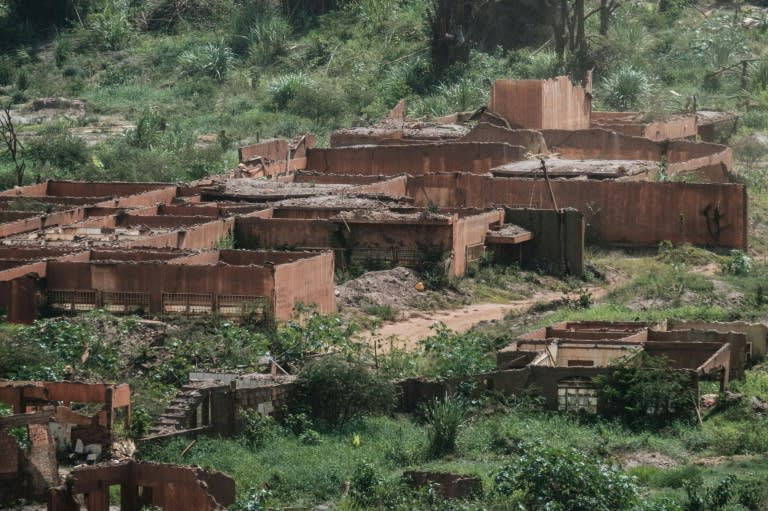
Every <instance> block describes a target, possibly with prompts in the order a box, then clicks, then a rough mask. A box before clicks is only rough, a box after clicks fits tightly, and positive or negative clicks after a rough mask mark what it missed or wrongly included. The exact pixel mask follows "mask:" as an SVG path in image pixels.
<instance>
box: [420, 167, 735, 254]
mask: <svg viewBox="0 0 768 511" xmlns="http://www.w3.org/2000/svg"><path fill="white" fill-rule="evenodd" d="M551 184H552V190H553V192H554V194H555V197H556V200H557V205H558V207H559V208H574V209H577V210H579V211H581V213H582V214H583V215H584V218H585V222H586V240H587V241H588V242H594V243H607V244H627V245H645V246H648V245H655V244H658V243H659V242H660V241H663V240H669V241H672V242H674V243H692V244H694V245H704V246H712V247H724V248H737V249H742V250H743V249H746V247H747V228H748V224H747V193H746V188H745V187H744V186H743V185H735V184H717V185H715V184H693V183H655V182H654V183H652V182H616V181H580V180H552V181H551ZM408 195H410V196H412V197H414V199H415V202H416V204H417V205H426V204H429V203H430V202H432V203H436V204H438V205H439V206H443V207H489V206H493V205H505V206H510V207H532V208H541V207H545V208H549V207H551V205H552V201H551V198H550V195H549V190H548V189H547V185H546V182H544V181H543V180H528V179H510V178H492V177H489V176H475V175H468V174H458V173H457V174H440V175H427V176H415V177H413V178H412V179H410V180H409V183H408Z"/></svg>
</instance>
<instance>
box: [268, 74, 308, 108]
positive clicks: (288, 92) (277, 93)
mask: <svg viewBox="0 0 768 511" xmlns="http://www.w3.org/2000/svg"><path fill="white" fill-rule="evenodd" d="M313 86H314V83H313V81H312V79H311V78H310V77H308V76H307V75H305V74H304V73H291V74H287V75H282V76H278V77H277V78H275V79H273V80H272V81H270V82H269V86H268V89H269V93H270V95H271V96H272V102H273V103H274V106H275V108H276V109H278V110H284V109H285V108H286V107H287V106H288V102H289V101H291V100H292V99H293V98H295V97H296V96H297V95H298V94H299V93H300V92H301V91H303V90H305V89H310V88H311V87H313Z"/></svg>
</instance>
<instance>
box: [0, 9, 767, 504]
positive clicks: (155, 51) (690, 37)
mask: <svg viewBox="0 0 768 511" xmlns="http://www.w3.org/2000/svg"><path fill="white" fill-rule="evenodd" d="M464 4H466V7H467V10H466V11H462V8H463V7H464V6H460V5H459V2H451V1H444V0H441V1H435V2H433V1H431V0H414V1H397V0H346V1H330V0H329V1H317V2H313V1H308V0H290V1H289V0H285V1H281V2H266V1H261V0H253V1H251V0H249V1H239V0H215V1H210V2H208V1H202V0H189V1H184V2H180V1H171V0H131V1H123V0H110V1H96V0H74V1H68V2H55V1H52V0H30V1H21V0H6V1H4V2H2V1H0V47H1V48H2V50H3V51H2V52H1V54H0V106H4V105H6V104H10V105H11V109H10V110H9V111H8V112H7V113H6V114H5V115H4V116H2V120H4V123H3V126H2V131H3V133H4V135H5V134H9V133H10V132H11V131H13V132H14V133H16V134H18V138H14V137H13V136H11V137H10V138H7V139H6V138H5V136H4V140H5V145H4V146H3V147H2V149H0V185H3V186H12V185H15V184H18V183H20V182H24V183H29V182H31V181H33V180H34V179H36V178H38V176H39V178H40V179H45V178H49V177H56V178H67V179H87V180H107V179H119V180H134V181H139V180H163V181H181V180H188V179H195V178H200V177H203V176H205V175H208V174H212V173H218V172H221V171H222V170H224V169H226V168H229V167H232V166H234V165H235V163H236V162H235V159H236V154H235V150H234V149H235V147H236V146H237V145H238V144H241V143H244V142H248V141H251V140H253V139H255V138H268V137H273V136H284V137H289V136H293V135H296V134H299V133H303V132H305V131H313V132H316V133H317V134H318V135H319V136H320V143H321V144H324V143H327V141H328V135H329V133H330V131H331V130H332V129H334V128H336V127H339V126H348V125H352V124H357V125H365V124H368V123H371V122H372V121H374V120H376V119H378V118H380V117H381V116H382V115H383V114H384V113H385V112H386V111H387V110H388V109H389V108H391V107H392V106H393V105H394V104H395V103H396V102H397V101H398V100H399V99H401V98H406V99H408V101H409V106H410V113H411V115H412V116H414V117H430V116H438V115H443V114H448V113H452V112H454V111H457V110H470V109H474V108H476V107H479V106H481V105H483V104H485V103H486V102H487V99H488V84H489V82H490V81H491V80H493V79H495V78H498V77H505V78H549V77H552V76H555V75H557V74H560V73H564V72H565V73H569V74H571V75H572V76H573V77H574V78H577V79H581V78H582V77H583V75H584V73H585V72H586V71H587V70H588V69H594V72H595V75H594V78H595V85H596V87H595V105H596V107H597V109H600V108H607V109H616V110H635V109H639V110H642V111H643V112H644V113H645V117H646V119H649V120H650V119H657V118H663V117H665V116H668V115H671V114H676V113H682V112H691V111H693V110H695V109H711V110H719V109H729V110H733V111H736V112H738V113H740V114H741V121H740V123H739V124H738V126H737V127H736V128H735V130H734V131H733V132H732V133H731V132H728V133H723V134H722V139H723V141H727V140H728V138H729V137H731V136H733V138H734V140H735V141H736V143H735V157H736V163H737V169H738V179H740V180H742V181H743V182H745V183H746V184H747V185H748V187H749V193H750V219H749V220H750V226H751V228H752V231H751V238H750V246H751V249H750V251H748V252H742V251H738V252H732V253H729V254H716V253H712V252H709V251H706V250H703V249H697V248H694V247H692V246H689V245H682V246H672V245H671V244H669V243H663V244H661V245H660V246H659V247H658V250H654V251H651V252H642V251H637V252H633V251H604V250H601V249H591V251H590V254H589V261H590V267H591V268H592V269H593V270H594V272H593V275H604V277H600V278H597V277H594V276H593V277H588V278H587V279H586V281H572V282H565V283H563V282H553V281H552V280H549V278H548V277H544V276H542V275H539V274H537V273H535V272H524V271H522V270H520V269H519V268H516V267H504V266H500V265H498V264H494V263H493V261H491V260H481V261H480V262H479V264H477V265H476V267H473V268H472V270H471V271H470V275H469V277H470V280H467V281H464V282H456V281H451V280H449V279H447V278H446V277H445V275H446V274H445V271H444V260H445V255H446V254H444V253H442V251H433V252H430V253H427V254H425V255H426V257H425V258H424V260H423V261H422V264H421V268H420V269H421V270H422V273H423V275H424V284H425V285H426V287H427V289H428V290H430V292H432V290H436V291H435V292H440V290H442V289H445V288H453V287H456V288H458V289H460V290H465V291H468V293H469V294H472V296H473V297H474V299H475V300H476V301H487V302H505V301H509V300H513V299H519V298H528V297H530V296H532V295H533V294H534V293H535V292H536V291H538V290H540V289H542V288H546V289H548V290H552V289H554V290H556V291H557V292H558V293H565V292H572V291H574V290H577V292H576V293H575V294H574V293H570V294H569V295H568V299H564V300H561V301H559V302H557V303H546V304H541V305H539V306H536V307H533V308H532V309H531V310H530V311H526V312H524V313H515V314H511V315H510V316H509V317H508V318H507V319H506V320H505V321H499V322H495V323H492V324H487V325H483V326H481V327H478V328H475V329H473V330H470V331H469V332H464V333H456V332H452V331H450V330H449V329H447V328H446V327H445V326H441V325H438V326H437V327H436V329H435V332H434V334H433V335H432V336H430V337H428V338H427V339H425V340H423V341H422V342H421V343H420V344H419V345H418V346H417V349H416V350H415V352H406V351H398V350H393V351H391V352H390V353H388V354H386V355H379V356H378V357H377V358H376V359H375V360H374V359H373V358H372V357H371V354H370V353H368V350H367V348H366V347H365V346H364V344H363V343H361V342H360V340H359V339H358V338H357V336H358V329H357V326H356V325H355V324H353V323H352V322H349V321H347V320H345V319H344V318H343V317H341V316H338V315H330V316H323V315H320V314H317V313H316V312H315V311H314V310H312V309H311V308H301V310H299V311H298V312H299V314H298V316H297V318H296V320H295V321H292V322H289V323H287V324H285V325H281V326H280V327H278V328H277V329H276V330H274V331H271V330H261V329H258V328H255V327H254V326H253V325H248V324H245V325H236V324H233V323H231V322H229V321H226V320H223V319H221V318H207V319H204V320H203V319H188V320H184V321H178V322H177V321H174V322H173V324H170V322H169V324H167V325H164V324H162V323H160V324H159V325H158V324H154V325H152V324H151V322H143V321H141V320H139V319H138V318H135V317H127V318H122V319H117V318H114V317H111V316H109V315H107V314H105V313H102V312H96V313H92V314H88V315H84V316H80V317H78V318H74V319H73V318H54V319H46V320H41V321H39V322H37V323H36V324H34V325H31V326H23V327H16V326H13V327H12V326H5V327H4V328H3V330H2V331H1V332H0V377H5V378H12V379H48V380H52V379H65V378H67V379H69V378H72V379H82V380H112V381H118V380H119V381H128V382H130V383H131V384H132V387H133V391H134V393H133V396H134V399H135V403H134V408H133V421H132V432H131V433H132V434H133V435H135V436H140V435H142V434H145V433H146V432H147V431H148V427H149V424H150V423H151V421H152V418H153V417H154V416H156V415H157V414H158V413H159V411H160V410H161V409H162V408H163V406H164V404H165V403H166V402H167V401H169V400H170V398H171V397H172V395H173V394H174V393H175V392H176V389H177V388H178V386H180V385H182V384H184V383H186V379H187V374H188V372H189V371H190V370H192V369H213V368H219V369H226V368H229V369H241V370H245V371H257V370H260V369H264V368H262V367H260V364H261V363H262V362H263V361H264V360H265V358H264V357H267V356H268V357H270V358H271V359H273V360H275V361H277V363H278V364H279V365H280V366H281V367H284V368H286V369H288V370H291V371H293V372H297V373H299V374H300V375H301V376H300V379H299V383H298V389H299V392H298V393H297V394H296V396H297V397H296V400H295V401H294V402H293V403H292V406H291V408H290V409H288V410H285V411H284V412H285V413H284V415H283V417H282V418H281V420H280V421H276V420H275V419H272V418H266V417H262V416H260V415H258V414H255V413H252V412H250V411H244V412H243V415H242V417H241V420H242V422H243V424H244V430H243V434H242V436H241V437H240V438H237V439H231V440H226V439H217V438H203V437H201V438H200V439H199V440H198V442H197V443H196V444H195V445H193V446H192V447H191V448H190V449H189V450H187V449H185V447H187V446H188V445H189V444H188V441H185V440H175V441H171V442H169V443H167V444H166V445H155V446H152V447H150V448H147V449H145V450H144V451H143V452H142V453H141V456H143V457H144V458H146V459H153V460H159V461H170V462H182V463H195V464H198V465H201V466H205V467H212V468H216V469H219V470H223V471H225V472H228V473H230V474H232V475H233V476H234V477H235V478H236V480H237V483H238V486H237V487H238V493H239V497H240V499H239V500H238V503H237V504H236V506H235V509H243V510H245V509H249V510H253V509H267V508H274V507H288V506H289V507H307V508H309V507H313V506H316V505H318V504H328V505H331V506H336V507H338V508H340V509H361V508H369V509H395V510H406V509H407V510H410V509H433V510H446V511H447V510H448V509H451V510H458V509H467V510H470V509H477V510H480V509H510V508H515V507H521V508H525V509H563V510H565V509H574V510H575V509H659V510H661V509H667V510H680V509H684V510H709V509H750V510H752V509H755V510H757V509H765V508H766V504H767V502H766V499H767V497H766V494H765V489H764V485H762V484H761V483H762V481H764V480H765V477H766V474H768V464H766V462H765V453H767V452H768V423H766V420H765V417H764V416H763V415H762V412H759V411H756V409H755V408H754V407H753V405H752V404H753V398H755V399H758V400H766V399H768V376H766V374H767V373H766V370H765V368H764V367H763V366H757V367H755V368H752V369H751V370H749V371H747V374H746V378H745V380H744V381H742V382H733V383H732V384H731V389H730V390H732V391H734V392H739V393H742V394H743V397H741V398H740V399H733V400H731V401H728V402H726V401H725V400H721V401H720V402H719V403H718V405H717V406H715V407H714V408H713V409H712V410H704V411H703V416H702V421H701V423H699V421H698V418H696V419H695V420H693V417H694V415H693V414H694V413H695V408H694V407H695V405H696V403H695V402H694V398H693V397H692V396H691V395H690V394H689V393H688V392H687V390H686V389H687V382H686V381H683V379H682V377H679V374H678V373H674V372H672V371H668V370H667V369H668V368H667V367H666V366H665V365H664V364H663V363H661V362H659V361H653V360H650V361H649V360H644V361H643V364H642V365H641V366H639V367H633V368H616V369H615V370H613V371H612V372H611V373H609V374H608V375H606V377H605V378H603V379H602V380H600V384H601V386H602V394H601V400H602V403H601V407H602V408H603V409H604V411H605V415H606V417H602V418H589V419H588V418H585V417H578V416H570V415H561V414H555V413H551V412H548V411H545V410H543V408H542V407H541V405H540V404H539V403H537V402H535V401H534V400H531V399H528V398H525V397H518V398H516V399H511V398H501V397H499V396H496V395H493V394H488V393H482V392H480V389H478V388H474V387H473V386H472V385H466V386H463V387H460V388H459V393H460V394H461V397H450V398H445V399H439V400H437V401H435V402H433V403H432V404H431V406H430V407H429V409H428V410H427V411H426V413H425V414H424V416H423V417H420V418H418V417H407V416H401V415H396V414H393V412H392V409H393V404H394V397H395V396H394V390H393V388H392V385H391V383H390V379H391V378H396V377H407V376H429V377H435V378H442V379H452V378H461V377H466V376H469V375H474V374H479V373H483V372H484V371H488V370H490V369H492V368H494V367H495V360H494V356H493V354H494V352H495V351H496V350H497V349H499V348H501V347H502V346H504V345H505V344H506V343H507V342H508V341H509V340H510V339H512V338H513V337H514V335H516V334H519V333H522V332H525V331H529V330H532V329H534V328H537V327H540V326H543V325H547V324H552V323H556V322H558V321H561V320H578V319H599V320H646V321H660V320H663V319H667V318H672V317H675V318H681V319H705V320H733V319H747V320H760V321H765V320H766V318H768V309H767V307H768V288H766V284H765V282H766V277H768V266H766V263H765V254H766V253H767V252H766V251H768V244H767V243H766V241H765V239H766V237H767V236H768V229H767V228H766V226H767V225H768V194H767V193H766V192H767V191H768V173H767V172H766V165H765V160H766V156H767V155H768V149H766V147H768V145H767V144H766V142H765V140H763V139H762V138H761V137H763V136H762V135H761V134H760V132H761V131H765V130H766V129H768V92H767V89H768V64H766V56H767V54H766V42H768V39H767V38H768V31H766V30H765V28H766V24H765V13H764V12H763V11H761V10H758V9H757V6H756V5H755V4H756V3H755V2H753V3H748V2H733V3H719V4H718V5H715V6H711V5H709V4H705V3H704V2H694V1H689V0H676V1H659V2H613V1H607V0H606V1H602V0H600V1H594V2H586V3H585V2H581V3H580V6H581V7H579V2H574V1H571V0H569V1H563V2H562V5H563V6H564V7H565V9H561V10H552V8H553V6H555V4H558V2H549V1H542V2H538V1H533V0H524V1H521V2H469V3H466V2H464ZM469 4H472V5H469ZM457 6H458V8H457ZM584 7H589V8H590V9H588V10H587V11H585V10H584ZM705 7H706V8H705ZM547 9H549V10H547ZM591 9H597V10H596V11H595V14H594V15H593V16H591V17H586V14H588V12H590V11H591ZM606 13H607V15H606ZM582 22H583V23H582ZM462 39H463V40H464V42H463V43H461V44H460V41H461V40H462ZM548 40H550V42H548ZM457 45H458V46H457ZM435 48H436V49H437V51H438V52H443V55H445V56H446V57H447V58H446V60H444V61H443V60H441V61H439V62H437V61H435V60H434V59H433V56H434V54H435V53H434V52H435ZM58 96H62V97H65V98H75V97H82V98H84V99H85V100H86V101H87V107H86V109H85V110H84V111H82V110H79V109H77V108H72V109H64V110H63V111H61V112H59V113H58V114H56V115H55V116H54V117H53V118H51V117H45V116H43V118H42V119H41V120H40V121H39V123H38V122H37V121H34V122H26V121H23V119H24V118H25V117H31V118H34V115H36V114H35V112H34V111H33V109H32V107H31V104H30V103H31V101H32V100H33V99H35V98H38V97H58ZM9 122H11V123H12V124H13V126H12V130H11V126H10V125H9ZM84 132H88V133H91V134H90V135H88V134H86V135H85V136H84V135H83V133H84ZM110 132H112V133H116V134H110ZM121 132H124V135H121V134H120V133H121ZM754 132H757V134H755V133H754ZM94 133H95V134H94ZM14 140H15V141H14ZM8 141H10V144H9V143H8ZM50 207H51V206H50V205H47V204H44V203H40V202H37V201H32V202H27V203H24V202H23V201H14V203H13V205H12V209H14V210H25V211H46V212H47V211H49V208H50ZM678 220H680V219H675V221H678ZM425 241H427V240H425ZM232 243H233V240H231V239H229V238H228V237H225V238H224V239H222V240H221V241H220V244H219V245H220V247H228V246H231V245H232ZM606 282H609V283H610V285H611V289H610V291H609V293H608V295H607V297H605V298H602V297H600V296H598V294H597V293H593V292H592V291H591V290H590V288H591V286H593V285H595V284H596V283H598V284H597V285H599V286H601V287H606V285H607V284H606ZM588 287H589V288H588ZM366 312H367V313H368V314H371V315H373V316H376V317H378V318H379V319H382V320H392V319H394V318H395V317H396V316H397V315H399V314H400V313H401V312H402V311H398V310H395V309H393V308H392V307H387V306H380V305H376V304H372V305H371V306H370V308H369V309H368V310H367V311H366ZM160 319H161V320H162V319H163V318H160ZM318 357H319V358H318ZM3 413H7V411H2V410H0V414H3ZM468 419H471V420H468ZM17 438H18V439H19V441H20V442H21V443H22V444H24V442H25V441H28V438H27V439H26V440H25V438H24V436H23V432H19V436H18V437H17ZM182 452H185V454H184V455H182V454H181V453H182ZM643 453H646V454H647V453H650V454H653V455H654V456H656V455H658V456H659V457H661V456H663V457H664V459H665V460H667V463H668V464H667V465H664V466H653V465H648V464H641V465H640V466H638V467H636V468H633V469H629V470H627V471H621V470H620V469H619V466H621V465H624V464H625V462H626V461H627V457H628V456H632V455H635V454H643ZM733 455H740V456H745V457H746V458H730V457H731V456H733ZM710 457H726V458H718V462H719V463H720V464H694V462H695V461H697V460H700V459H701V458H710ZM651 458H653V456H651ZM646 461H647V458H646ZM408 468H420V469H422V468H423V469H425V470H444V471H455V472H459V473H465V474H470V475H477V476H479V477H481V478H482V480H483V487H484V492H483V494H482V495H478V496H475V497H474V498H473V499H471V500H469V501H467V502H453V503H448V502H446V501H445V500H444V499H441V498H439V496H438V495H437V494H436V493H435V492H434V490H432V489H425V490H422V491H415V490H412V489H409V488H407V487H406V486H405V485H404V484H402V482H401V480H400V476H401V474H402V472H403V470H404V469H408ZM555 483H556V484H555ZM344 488H347V489H348V491H345V490H344Z"/></svg>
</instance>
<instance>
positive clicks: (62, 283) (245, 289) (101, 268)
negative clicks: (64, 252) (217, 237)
mask: <svg viewBox="0 0 768 511" xmlns="http://www.w3.org/2000/svg"><path fill="white" fill-rule="evenodd" d="M46 281H47V287H48V289H66V290H75V289H82V290H90V289H96V290H98V291H114V292H140V293H148V294H149V296H150V312H152V313H161V312H162V300H163V297H162V295H163V293H189V294H212V295H245V296H265V297H272V296H273V291H274V279H273V276H272V271H271V269H269V268H264V267H258V266H248V267H244V266H186V265H166V264H159V263H145V262H139V263H119V262H117V263H96V264H94V263H61V262H51V263H49V266H48V272H47V278H46Z"/></svg>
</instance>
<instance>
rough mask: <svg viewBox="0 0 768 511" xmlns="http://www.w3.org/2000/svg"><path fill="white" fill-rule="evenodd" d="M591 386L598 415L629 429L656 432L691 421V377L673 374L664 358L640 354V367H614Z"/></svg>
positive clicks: (693, 394) (692, 411)
mask: <svg viewBox="0 0 768 511" xmlns="http://www.w3.org/2000/svg"><path fill="white" fill-rule="evenodd" d="M594 382H595V383H596V384H597V386H598V411H599V412H600V413H601V414H602V415H604V416H606V417H611V418H615V419H617V420H620V421H623V422H624V423H626V424H627V425H629V426H633V427H639V428H644V427H654V428H659V427H663V426H667V425H669V424H670V423H672V422H673V421H675V420H692V419H693V417H694V412H695V405H696V389H695V387H694V386H693V385H692V379H691V375H690V374H689V373H688V372H684V371H675V370H674V369H672V367H671V365H670V364H669V361H668V360H667V359H666V358H664V357H651V356H648V355H646V354H645V353H643V354H641V355H640V358H639V364H637V365H635V366H626V365H617V366H614V367H612V368H611V369H610V370H609V371H608V372H607V373H606V374H602V375H600V376H597V377H596V378H595V379H594Z"/></svg>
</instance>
